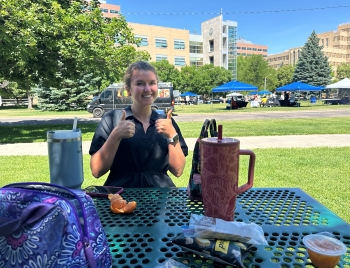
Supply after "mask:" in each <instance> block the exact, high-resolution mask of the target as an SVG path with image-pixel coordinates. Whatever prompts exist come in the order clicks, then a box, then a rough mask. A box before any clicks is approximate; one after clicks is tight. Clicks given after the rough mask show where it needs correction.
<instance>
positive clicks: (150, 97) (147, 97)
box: [127, 70, 158, 106]
mask: <svg viewBox="0 0 350 268" xmlns="http://www.w3.org/2000/svg"><path fill="white" fill-rule="evenodd" d="M127 90H128V91H129V92H130V95H131V96H132V97H133V101H134V103H135V104H138V105H141V106H147V105H152V103H153V102H154V101H155V100H156V98H157V97H158V84H157V76H156V75H155V73H153V72H152V71H145V70H134V71H133V73H132V77H131V83H130V88H127Z"/></svg>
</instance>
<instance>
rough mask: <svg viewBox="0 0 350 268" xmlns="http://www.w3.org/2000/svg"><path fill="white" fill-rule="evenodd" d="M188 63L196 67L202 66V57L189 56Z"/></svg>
mask: <svg viewBox="0 0 350 268" xmlns="http://www.w3.org/2000/svg"><path fill="white" fill-rule="evenodd" d="M190 65H191V66H196V67H202V66H203V58H192V57H191V58H190Z"/></svg>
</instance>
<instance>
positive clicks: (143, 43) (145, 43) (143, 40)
mask: <svg viewBox="0 0 350 268" xmlns="http://www.w3.org/2000/svg"><path fill="white" fill-rule="evenodd" d="M135 38H139V39H141V42H140V44H139V46H141V47H147V46H148V38H147V36H140V35H135Z"/></svg>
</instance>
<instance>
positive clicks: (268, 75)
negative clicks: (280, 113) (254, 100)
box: [264, 74, 271, 90]
mask: <svg viewBox="0 0 350 268" xmlns="http://www.w3.org/2000/svg"><path fill="white" fill-rule="evenodd" d="M270 75H271V74H269V75H268V76H266V77H265V82H264V90H266V78H268V77H269V76H270Z"/></svg>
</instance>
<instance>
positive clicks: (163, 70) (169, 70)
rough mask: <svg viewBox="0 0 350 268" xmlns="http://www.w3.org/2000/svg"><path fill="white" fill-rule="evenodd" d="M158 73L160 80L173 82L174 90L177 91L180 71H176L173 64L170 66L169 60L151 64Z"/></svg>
mask: <svg viewBox="0 0 350 268" xmlns="http://www.w3.org/2000/svg"><path fill="white" fill-rule="evenodd" d="M151 64H152V65H153V66H154V67H155V69H156V70H157V73H158V80H159V81H162V82H172V83H173V87H174V89H177V87H178V85H177V82H178V80H179V79H178V78H179V76H180V71H179V70H178V69H176V67H175V66H174V65H173V64H170V63H169V62H168V61H167V60H161V61H157V62H151Z"/></svg>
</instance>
